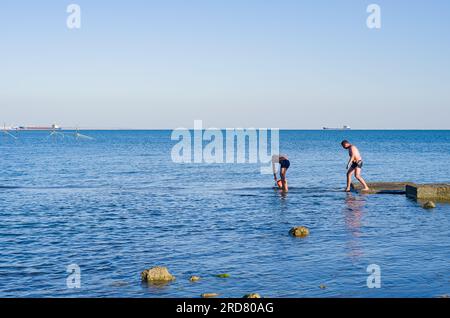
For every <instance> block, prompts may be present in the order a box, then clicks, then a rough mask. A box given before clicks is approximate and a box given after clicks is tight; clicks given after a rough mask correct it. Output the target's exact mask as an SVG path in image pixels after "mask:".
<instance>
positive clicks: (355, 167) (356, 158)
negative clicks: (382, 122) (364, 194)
mask: <svg viewBox="0 0 450 318" xmlns="http://www.w3.org/2000/svg"><path fill="white" fill-rule="evenodd" d="M341 145H342V147H344V149H347V150H348V154H349V156H350V159H349V160H348V163H347V170H348V171H347V188H345V191H346V192H350V190H351V186H352V176H353V174H355V177H356V179H358V181H359V182H361V184H362V186H363V191H369V190H370V189H369V187H368V186H367V183H366V181H364V179H363V178H362V177H361V169H362V167H363V160H362V157H361V154H360V153H359V150H358V148H356V146H354V145H352V144H351V143H350V142H349V141H348V140H344V141H342V143H341Z"/></svg>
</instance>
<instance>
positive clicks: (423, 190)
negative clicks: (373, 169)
mask: <svg viewBox="0 0 450 318" xmlns="http://www.w3.org/2000/svg"><path fill="white" fill-rule="evenodd" d="M352 186H353V189H354V190H356V191H357V192H361V193H367V194H402V195H406V196H408V197H409V198H413V199H416V200H436V201H449V202H450V184H440V183H432V184H416V183H413V182H371V183H368V186H369V188H370V191H368V192H362V186H361V185H360V184H353V185H352Z"/></svg>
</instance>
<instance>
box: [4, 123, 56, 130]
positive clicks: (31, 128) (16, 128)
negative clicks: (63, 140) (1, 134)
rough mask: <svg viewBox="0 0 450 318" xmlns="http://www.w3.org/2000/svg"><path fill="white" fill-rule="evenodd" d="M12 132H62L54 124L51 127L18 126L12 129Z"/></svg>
mask: <svg viewBox="0 0 450 318" xmlns="http://www.w3.org/2000/svg"><path fill="white" fill-rule="evenodd" d="M13 130H20V131H24V130H25V131H54V130H62V128H61V127H60V126H58V125H56V124H53V125H51V126H18V127H14V128H13Z"/></svg>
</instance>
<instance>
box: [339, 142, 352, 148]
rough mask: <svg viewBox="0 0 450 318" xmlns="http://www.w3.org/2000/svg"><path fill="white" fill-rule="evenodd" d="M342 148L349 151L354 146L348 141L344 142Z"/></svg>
mask: <svg viewBox="0 0 450 318" xmlns="http://www.w3.org/2000/svg"><path fill="white" fill-rule="evenodd" d="M341 145H342V147H344V149H348V148H350V147H351V146H352V144H351V143H350V142H349V141H348V140H343V141H342V142H341Z"/></svg>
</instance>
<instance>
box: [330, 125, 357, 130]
mask: <svg viewBox="0 0 450 318" xmlns="http://www.w3.org/2000/svg"><path fill="white" fill-rule="evenodd" d="M351 129H352V128H351V127H350V126H347V125H344V126H342V127H341V128H330V127H323V130H351Z"/></svg>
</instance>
